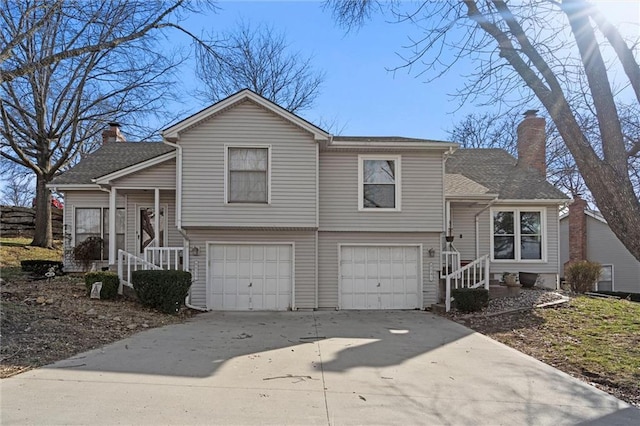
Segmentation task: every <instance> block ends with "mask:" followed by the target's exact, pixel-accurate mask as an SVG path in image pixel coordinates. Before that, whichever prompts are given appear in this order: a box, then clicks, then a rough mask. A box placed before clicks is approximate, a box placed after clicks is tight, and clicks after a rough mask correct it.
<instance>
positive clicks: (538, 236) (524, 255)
mask: <svg viewBox="0 0 640 426" xmlns="http://www.w3.org/2000/svg"><path fill="white" fill-rule="evenodd" d="M492 212H493V214H492V217H491V222H492V227H493V240H492V245H493V259H494V260H518V261H522V260H525V261H526V260H531V261H536V260H538V261H540V260H544V244H543V243H544V241H543V238H542V234H543V222H544V214H543V213H544V212H543V210H536V209H522V210H521V209H509V210H493V211H492Z"/></svg>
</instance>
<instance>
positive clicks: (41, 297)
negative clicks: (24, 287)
mask: <svg viewBox="0 0 640 426" xmlns="http://www.w3.org/2000/svg"><path fill="white" fill-rule="evenodd" d="M46 301H47V299H46V298H45V297H44V296H38V297H37V298H36V303H38V304H40V305H43V304H44V303H46Z"/></svg>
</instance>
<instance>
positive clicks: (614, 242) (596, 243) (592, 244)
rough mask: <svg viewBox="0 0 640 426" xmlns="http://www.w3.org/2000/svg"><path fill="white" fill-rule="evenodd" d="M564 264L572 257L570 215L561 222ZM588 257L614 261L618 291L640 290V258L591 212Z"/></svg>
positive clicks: (614, 278) (614, 274)
mask: <svg viewBox="0 0 640 426" xmlns="http://www.w3.org/2000/svg"><path fill="white" fill-rule="evenodd" d="M560 228H561V238H562V250H561V252H562V267H563V275H564V263H565V262H567V261H568V260H569V218H568V217H565V218H563V219H562V221H561V223H560ZM587 259H589V260H591V261H593V262H598V263H601V264H603V265H613V287H614V290H615V291H629V292H633V293H640V262H639V261H638V260H637V259H636V258H635V257H633V255H632V254H631V253H630V252H629V251H628V250H627V249H626V247H625V246H624V245H623V244H622V243H621V242H620V240H618V238H617V237H616V236H615V234H614V233H613V231H612V230H611V228H610V227H609V225H607V224H606V223H604V222H602V221H599V220H597V219H594V218H593V217H591V216H587Z"/></svg>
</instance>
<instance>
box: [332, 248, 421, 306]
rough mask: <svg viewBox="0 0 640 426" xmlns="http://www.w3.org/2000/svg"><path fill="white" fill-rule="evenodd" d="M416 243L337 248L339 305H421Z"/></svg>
mask: <svg viewBox="0 0 640 426" xmlns="http://www.w3.org/2000/svg"><path fill="white" fill-rule="evenodd" d="M418 254H419V249H418V247H415V246H406V247H404V246H398V247H396V246H372V247H368V246H363V247H357V246H356V247H347V246H343V247H341V248H340V259H341V262H340V292H341V302H340V307H341V308H343V309H415V308H419V307H420V306H421V303H420V300H421V299H420V286H419V280H418V277H419V269H418V268H419V260H418Z"/></svg>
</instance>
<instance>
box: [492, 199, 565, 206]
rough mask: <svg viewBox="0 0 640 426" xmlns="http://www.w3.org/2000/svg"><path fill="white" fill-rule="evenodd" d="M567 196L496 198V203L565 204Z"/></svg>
mask: <svg viewBox="0 0 640 426" xmlns="http://www.w3.org/2000/svg"><path fill="white" fill-rule="evenodd" d="M569 201H570V200H569V199H568V198H529V199H518V198H515V199H500V198H499V199H498V200H497V201H496V204H517V205H535V204H538V205H539V204H556V205H562V204H567V203H568V202H569Z"/></svg>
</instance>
